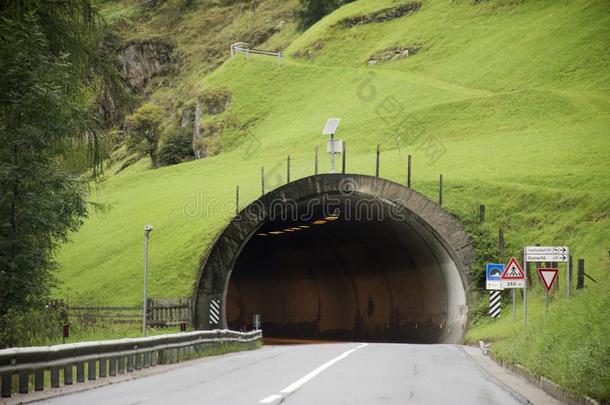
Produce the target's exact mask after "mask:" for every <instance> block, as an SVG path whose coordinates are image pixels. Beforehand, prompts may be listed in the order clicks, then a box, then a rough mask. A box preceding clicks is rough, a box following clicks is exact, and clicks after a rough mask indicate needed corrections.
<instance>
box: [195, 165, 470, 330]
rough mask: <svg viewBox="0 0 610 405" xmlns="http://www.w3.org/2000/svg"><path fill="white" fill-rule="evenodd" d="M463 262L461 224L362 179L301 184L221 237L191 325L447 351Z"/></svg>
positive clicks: (409, 195)
mask: <svg viewBox="0 0 610 405" xmlns="http://www.w3.org/2000/svg"><path fill="white" fill-rule="evenodd" d="M473 260H474V251H473V248H472V244H471V241H470V239H469V238H468V237H467V235H466V233H465V232H464V230H463V228H462V227H461V226H460V224H459V223H457V221H456V220H455V219H454V218H453V217H452V216H451V215H449V214H448V213H447V212H445V211H444V210H443V209H442V207H440V206H439V205H438V204H436V203H434V202H432V201H430V200H429V199H427V198H426V197H424V196H423V195H421V194H419V193H417V192H415V191H413V190H411V189H409V188H406V187H404V186H402V185H400V184H397V183H393V182H389V181H387V180H383V179H380V178H375V177H370V176H361V175H339V174H333V175H318V176H311V177H308V178H305V179H301V180H298V181H296V182H293V183H290V184H288V185H286V186H283V187H280V188H278V189H276V190H274V191H272V192H270V193H268V194H266V195H265V196H263V197H261V198H260V199H259V200H257V201H255V202H254V203H252V204H250V205H249V206H248V207H246V209H244V210H243V211H242V212H241V213H240V215H239V216H238V217H236V218H235V219H234V220H233V221H232V222H231V223H230V224H229V225H228V226H227V228H225V230H224V231H223V232H222V233H221V234H220V235H219V237H218V238H217V240H216V242H215V243H214V245H213V246H212V247H211V248H210V250H209V251H208V252H207V254H206V255H205V256H204V260H203V264H202V266H201V269H200V274H199V279H198V284H197V289H196V291H195V301H196V304H195V306H196V308H195V324H196V326H197V327H198V328H200V329H211V328H217V327H230V328H232V329H237V328H240V327H246V328H249V327H251V323H252V315H253V314H261V316H262V321H263V330H264V334H265V335H266V336H276V337H296V338H318V339H342V340H345V339H347V340H367V341H398V342H457V341H459V340H460V338H461V336H462V334H463V329H464V326H465V324H466V321H467V308H468V302H469V299H470V297H469V294H468V291H467V286H468V285H469V278H470V277H469V274H470V273H469V272H470V265H471V264H472V262H473ZM212 301H214V302H212ZM218 304H219V305H218ZM217 306H218V307H219V311H217V312H218V318H216V314H215V313H214V311H215V308H216V307H217ZM216 319H218V321H219V323H218V324H216V323H215V321H216Z"/></svg>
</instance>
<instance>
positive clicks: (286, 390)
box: [259, 343, 368, 404]
mask: <svg viewBox="0 0 610 405" xmlns="http://www.w3.org/2000/svg"><path fill="white" fill-rule="evenodd" d="M367 345H368V343H362V344H360V345H358V346H357V347H355V348H354V349H350V350H348V351H346V352H344V353H342V354H340V355H339V356H337V357H335V358H334V359H332V360H330V361H327V362H326V363H324V364H322V365H321V366H320V367H318V368H316V369H315V370H313V371H312V372H310V373H308V374H307V375H305V376H304V377H302V378H300V379H298V380H297V381H295V382H293V383H292V384H290V385H289V386H287V387H286V388H284V389H283V390H281V391H280V393H281V394H283V395H277V394H274V395H269V396H268V397H266V398H264V399H262V400H260V401H259V403H261V404H269V403H271V402H274V401H276V400H278V399H280V398H282V396H284V395H289V394H291V393H293V392H294V391H296V390H298V389H299V388H300V387H301V386H302V385H303V384H305V383H307V382H308V381H310V380H311V379H312V378H314V377H315V376H317V375H318V374H320V373H321V372H322V371H324V370H326V369H327V368H329V367H330V366H332V365H333V364H335V363H337V362H339V361H341V360H343V359H345V358H346V357H347V356H349V355H350V354H352V353H354V352H355V351H356V350H358V349H362V348H363V347H364V346H367Z"/></svg>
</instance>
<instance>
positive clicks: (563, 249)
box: [523, 246, 571, 311]
mask: <svg viewBox="0 0 610 405" xmlns="http://www.w3.org/2000/svg"><path fill="white" fill-rule="evenodd" d="M523 259H524V260H523V264H524V265H527V263H531V262H537V263H540V262H547V263H565V264H566V265H567V269H566V296H567V297H568V298H570V287H571V286H570V271H571V269H570V249H569V248H568V247H567V246H526V247H525V248H524V249H523ZM541 270H542V271H543V273H544V274H545V275H546V276H547V277H549V276H551V275H553V272H554V276H553V279H552V280H551V282H550V286H547V281H548V280H546V279H545V278H544V277H543V273H541ZM537 271H538V275H539V276H540V279H541V280H542V282H543V283H544V286H545V287H546V290H547V291H546V296H545V308H546V309H545V311H546V310H548V307H549V291H550V288H551V286H552V285H553V283H554V282H555V279H556V278H557V277H558V275H559V269H558V268H552V269H544V268H540V269H537Z"/></svg>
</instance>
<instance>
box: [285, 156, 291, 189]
mask: <svg viewBox="0 0 610 405" xmlns="http://www.w3.org/2000/svg"><path fill="white" fill-rule="evenodd" d="M286 183H290V155H288V160H286Z"/></svg>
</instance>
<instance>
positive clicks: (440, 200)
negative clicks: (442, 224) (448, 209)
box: [438, 174, 443, 205]
mask: <svg viewBox="0 0 610 405" xmlns="http://www.w3.org/2000/svg"><path fill="white" fill-rule="evenodd" d="M438 205H443V175H442V174H441V175H440V176H439V178H438Z"/></svg>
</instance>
